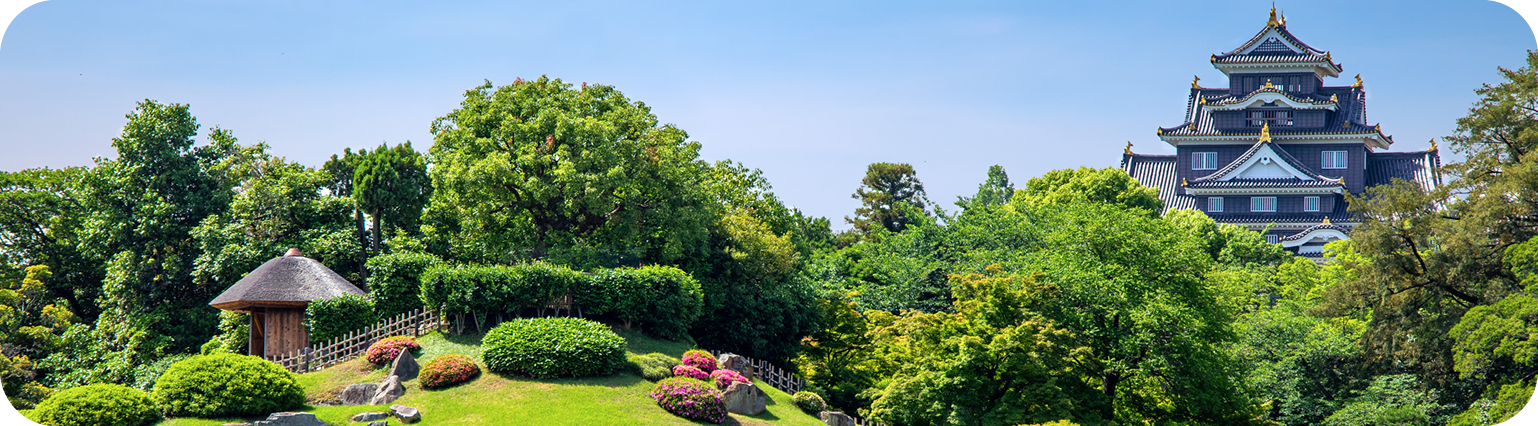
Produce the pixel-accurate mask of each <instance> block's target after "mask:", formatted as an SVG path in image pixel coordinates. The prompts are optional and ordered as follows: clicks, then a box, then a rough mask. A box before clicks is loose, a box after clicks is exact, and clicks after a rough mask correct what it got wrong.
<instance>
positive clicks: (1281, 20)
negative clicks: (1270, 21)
mask: <svg viewBox="0 0 1538 426" xmlns="http://www.w3.org/2000/svg"><path fill="white" fill-rule="evenodd" d="M1276 23H1277V24H1279V25H1281V26H1284V27H1285V26H1287V14H1286V13H1278V14H1277V15H1276Z"/></svg>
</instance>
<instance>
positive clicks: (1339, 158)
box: [1319, 151, 1349, 169]
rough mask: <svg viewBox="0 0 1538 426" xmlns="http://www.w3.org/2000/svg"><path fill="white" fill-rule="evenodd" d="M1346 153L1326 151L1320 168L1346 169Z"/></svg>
mask: <svg viewBox="0 0 1538 426" xmlns="http://www.w3.org/2000/svg"><path fill="white" fill-rule="evenodd" d="M1347 155H1348V154H1346V151H1325V152H1324V155H1323V159H1322V160H1321V162H1322V163H1323V164H1321V165H1320V166H1319V167H1320V168H1324V169H1344V168H1346V167H1348V164H1349V163H1348V162H1347V161H1346V159H1347Z"/></svg>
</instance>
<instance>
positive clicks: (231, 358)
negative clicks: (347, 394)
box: [153, 354, 304, 418]
mask: <svg viewBox="0 0 1538 426" xmlns="http://www.w3.org/2000/svg"><path fill="white" fill-rule="evenodd" d="M153 398H154V400H155V405H157V406H158V407H159V408H160V411H161V412H162V413H164V414H165V415H167V416H176V417H204V418H207V417H220V416H243V415H261V414H268V413H272V412H275V411H285V410H294V409H297V408H299V407H300V406H301V405H304V388H302V387H300V386H299V381H298V380H296V379H295V377H294V374H293V373H290V372H288V370H284V369H283V367H279V366H278V365H277V364H273V363H271V362H267V361H264V360H262V359H261V358H259V357H255V356H247V355H235V354H217V355H197V356H193V357H190V358H187V359H185V360H182V361H180V362H177V363H175V364H171V367H170V368H167V369H166V372H165V374H162V375H161V376H160V379H159V380H157V381H155V392H154V396H153Z"/></svg>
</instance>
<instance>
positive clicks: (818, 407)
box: [790, 391, 828, 414]
mask: <svg viewBox="0 0 1538 426" xmlns="http://www.w3.org/2000/svg"><path fill="white" fill-rule="evenodd" d="M790 399H791V400H792V401H795V402H796V408H800V409H801V411H805V412H807V413H811V414H817V412H819V411H828V403H827V402H824V401H823V400H822V396H821V395H818V394H815V393H812V392H807V391H800V392H796V394H795V395H791V396H790Z"/></svg>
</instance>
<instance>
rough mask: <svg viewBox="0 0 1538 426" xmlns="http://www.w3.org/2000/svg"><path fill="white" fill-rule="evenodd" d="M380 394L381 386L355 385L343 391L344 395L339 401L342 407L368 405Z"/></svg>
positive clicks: (370, 384)
mask: <svg viewBox="0 0 1538 426" xmlns="http://www.w3.org/2000/svg"><path fill="white" fill-rule="evenodd" d="M378 393H379V385H377V384H373V383H354V384H350V385H347V388H346V389H342V394H341V395H339V396H337V399H340V400H341V401H342V405H366V404H368V402H369V400H371V399H373V398H374V395H375V394H378Z"/></svg>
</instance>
